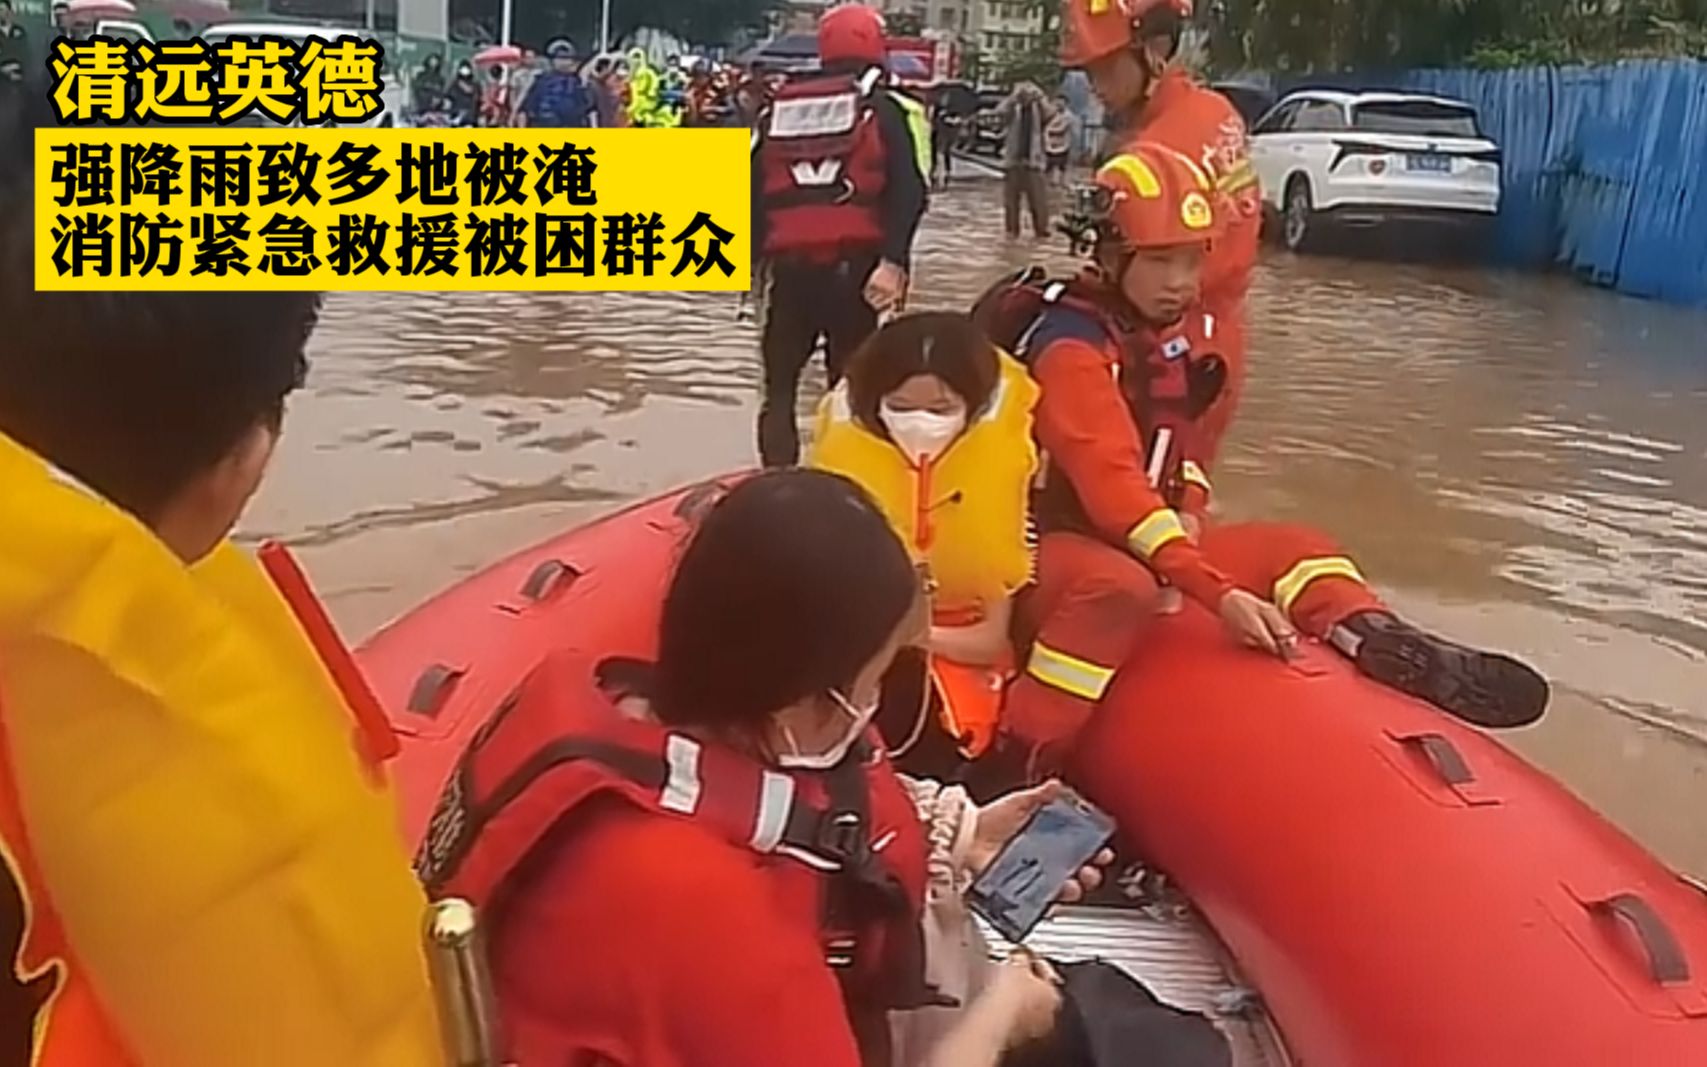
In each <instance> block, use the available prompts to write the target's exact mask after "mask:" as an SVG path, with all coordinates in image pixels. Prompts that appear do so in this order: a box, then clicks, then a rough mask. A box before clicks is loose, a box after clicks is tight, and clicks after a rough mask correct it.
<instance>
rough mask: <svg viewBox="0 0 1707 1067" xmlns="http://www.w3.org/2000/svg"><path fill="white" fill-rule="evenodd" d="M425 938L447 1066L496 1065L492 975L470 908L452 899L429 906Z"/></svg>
mask: <svg viewBox="0 0 1707 1067" xmlns="http://www.w3.org/2000/svg"><path fill="white" fill-rule="evenodd" d="M425 941H426V949H427V967H428V971H429V973H430V975H431V977H432V982H433V992H434V995H435V997H436V998H437V1000H438V1009H439V1028H440V1032H441V1034H442V1036H443V1039H444V1046H445V1063H446V1065H447V1067H498V1065H499V1063H500V1062H501V1061H500V1059H499V1056H498V1034H497V1018H498V1016H497V1011H496V1009H495V1008H494V1006H493V1002H492V975H491V973H490V972H489V971H488V970H487V967H486V950H485V944H484V941H483V939H482V937H481V934H480V924H479V920H478V919H477V918H476V916H475V914H474V908H473V906H471V905H470V904H469V903H468V902H467V901H465V900H457V899H454V898H453V899H450V900H441V901H438V902H437V903H435V904H433V905H431V906H430V907H429V908H428V909H427V921H426V932H425Z"/></svg>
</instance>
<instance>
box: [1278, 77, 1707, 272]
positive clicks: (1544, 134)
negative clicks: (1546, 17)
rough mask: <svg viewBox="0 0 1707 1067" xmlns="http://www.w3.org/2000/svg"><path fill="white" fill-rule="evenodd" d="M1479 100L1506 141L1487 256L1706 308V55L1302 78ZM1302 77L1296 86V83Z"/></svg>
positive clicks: (1489, 125) (1487, 121)
mask: <svg viewBox="0 0 1707 1067" xmlns="http://www.w3.org/2000/svg"><path fill="white" fill-rule="evenodd" d="M1303 84H1310V85H1317V86H1321V85H1328V84H1332V85H1335V86H1338V87H1343V88H1378V87H1379V88H1398V89H1411V90H1416V91H1419V92H1432V93H1439V94H1441V95H1443V96H1451V97H1456V98H1458V99H1461V100H1466V101H1468V102H1470V103H1471V104H1474V105H1475V106H1476V107H1477V109H1478V110H1480V111H1481V114H1482V123H1483V126H1484V127H1485V128H1486V129H1487V131H1488V133H1489V135H1490V136H1492V137H1493V138H1494V139H1495V140H1496V141H1498V142H1499V145H1500V147H1501V149H1502V150H1503V151H1504V153H1505V171H1504V184H1505V191H1504V200H1503V206H1502V208H1501V211H1500V219H1499V224H1498V227H1497V229H1496V239H1495V242H1494V247H1493V252H1492V254H1493V256H1494V258H1495V259H1497V260H1498V261H1500V262H1504V263H1508V264H1512V265H1517V266H1528V267H1544V266H1548V265H1551V264H1554V263H1562V264H1564V265H1566V266H1568V267H1570V268H1571V269H1572V270H1574V271H1576V272H1577V273H1579V274H1580V275H1582V276H1583V277H1584V278H1586V279H1588V280H1590V281H1592V282H1594V283H1595V284H1597V285H1604V286H1609V287H1611V288H1615V289H1618V290H1620V291H1621V292H1626V293H1632V294H1634V295H1637V296H1645V297H1653V298H1656V299H1660V300H1668V301H1672V302H1675V303H1682V304H1695V305H1701V306H1707V62H1698V61H1694V60H1664V61H1639V62H1628V63H1619V64H1616V65H1612V66H1600V67H1537V68H1526V69H1521V70H1504V71H1478V70H1416V71H1407V72H1404V73H1401V74H1397V75H1390V76H1371V75H1340V76H1334V77H1331V78H1311V79H1309V80H1308V81H1307V82H1300V83H1298V85H1299V86H1301V85H1303ZM1294 87H1298V86H1294Z"/></svg>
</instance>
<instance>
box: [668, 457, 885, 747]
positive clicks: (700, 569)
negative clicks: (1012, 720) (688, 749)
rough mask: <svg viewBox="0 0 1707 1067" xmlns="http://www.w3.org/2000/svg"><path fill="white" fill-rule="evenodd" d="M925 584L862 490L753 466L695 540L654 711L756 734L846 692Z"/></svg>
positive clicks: (679, 578) (678, 581)
mask: <svg viewBox="0 0 1707 1067" xmlns="http://www.w3.org/2000/svg"><path fill="white" fill-rule="evenodd" d="M916 595H917V577H916V575H915V572H914V570H913V565H912V562H911V560H910V559H909V558H908V556H907V550H906V549H905V548H904V547H902V545H901V541H900V539H899V538H897V537H896V536H895V533H894V531H893V530H891V529H890V527H889V523H888V521H887V520H885V519H884V517H883V514H882V512H880V511H878V510H877V506H876V505H875V504H873V503H872V502H871V498H870V497H868V496H866V494H865V491H864V490H862V489H860V488H859V486H857V485H855V484H854V483H853V482H851V481H849V480H848V479H846V478H843V477H841V476H840V475H836V474H829V473H826V472H823V471H813V470H778V471H770V472H767V473H765V474H761V475H758V476H756V477H754V478H752V479H751V480H749V481H746V482H743V483H742V484H740V485H739V486H737V487H735V488H734V489H733V490H731V491H730V492H729V494H728V495H727V496H726V497H724V498H723V499H722V500H721V501H719V502H718V503H717V504H716V505H715V506H714V507H713V508H712V509H711V510H710V511H709V512H708V513H707V514H706V516H705V518H704V520H703V521H702V522H701V524H700V527H699V530H698V531H697V532H696V533H695V534H694V537H693V540H692V541H691V542H689V544H688V547H687V550H686V551H685V552H684V553H683V555H682V558H681V561H680V563H679V564H678V565H677V567H676V573H675V577H674V578H673V580H672V581H671V583H670V588H669V591H668V592H667V593H666V594H665V596H664V611H663V621H662V623H661V625H660V627H659V648H658V668H657V674H656V692H655V700H654V711H655V713H656V714H657V716H658V717H659V718H660V719H661V720H662V721H664V722H666V723H670V724H672V725H677V726H707V727H711V728H714V729H718V730H722V731H725V732H733V733H737V734H740V733H750V732H751V731H752V730H753V729H754V728H755V727H757V726H758V725H760V724H761V723H763V722H764V721H765V720H766V719H768V718H769V717H770V716H771V715H772V714H774V713H775V712H778V711H780V710H782V709H783V708H785V707H788V706H789V705H791V704H795V703H797V702H799V701H801V700H804V699H806V698H808V697H811V696H813V695H816V694H821V693H824V692H826V691H828V690H831V689H837V690H843V691H845V690H846V688H847V687H848V686H849V685H850V684H851V683H852V682H853V681H854V679H855V678H856V677H857V676H858V674H859V672H860V670H861V669H862V668H863V667H864V666H865V665H866V664H867V663H869V662H871V660H872V658H873V657H875V656H876V655H877V654H878V653H879V652H881V651H882V650H883V647H884V645H885V643H886V642H888V640H889V639H890V637H891V636H892V635H893V634H894V632H895V629H896V627H898V626H900V625H901V622H902V620H903V619H904V618H906V615H907V612H908V611H909V610H910V609H911V607H912V605H913V601H914V597H915V596H916Z"/></svg>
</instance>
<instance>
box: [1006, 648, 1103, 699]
mask: <svg viewBox="0 0 1707 1067" xmlns="http://www.w3.org/2000/svg"><path fill="white" fill-rule="evenodd" d="M1025 669H1026V673H1027V674H1030V675H1031V676H1032V677H1033V678H1036V679H1037V680H1038V681H1040V682H1042V683H1043V684H1044V685H1047V686H1051V687H1053V688H1055V689H1059V690H1061V691H1062V692H1064V693H1070V694H1072V695H1073V696H1076V697H1079V698H1080V699H1082V700H1101V699H1102V695H1103V694H1104V693H1106V692H1108V686H1109V683H1110V682H1112V681H1114V668H1113V667H1099V666H1097V665H1096V664H1094V663H1090V662H1087V661H1085V660H1082V659H1079V658H1078V657H1076V656H1069V655H1067V653H1065V652H1057V651H1056V650H1055V649H1053V648H1050V647H1049V646H1048V645H1046V644H1044V643H1043V642H1041V641H1039V642H1037V643H1036V644H1034V645H1032V646H1031V659H1030V661H1029V662H1027V663H1026V665H1025Z"/></svg>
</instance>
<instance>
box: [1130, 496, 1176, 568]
mask: <svg viewBox="0 0 1707 1067" xmlns="http://www.w3.org/2000/svg"><path fill="white" fill-rule="evenodd" d="M1187 536H1188V535H1187V534H1186V532H1185V524H1184V523H1182V522H1180V520H1179V515H1178V514H1177V513H1176V512H1175V511H1174V510H1173V509H1172V508H1157V509H1156V510H1155V511H1152V512H1150V514H1148V515H1146V516H1144V518H1143V520H1142V521H1141V522H1139V523H1138V525H1136V526H1134V527H1132V529H1131V530H1129V531H1128V532H1127V534H1126V543H1127V545H1129V546H1130V547H1131V549H1132V551H1134V552H1136V553H1137V554H1138V555H1139V556H1141V557H1142V558H1144V559H1146V560H1149V559H1153V558H1154V557H1155V555H1156V553H1157V552H1160V551H1161V550H1162V549H1163V547H1165V546H1166V545H1168V544H1171V543H1172V542H1174V541H1183V540H1185V539H1186V537H1187Z"/></svg>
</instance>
